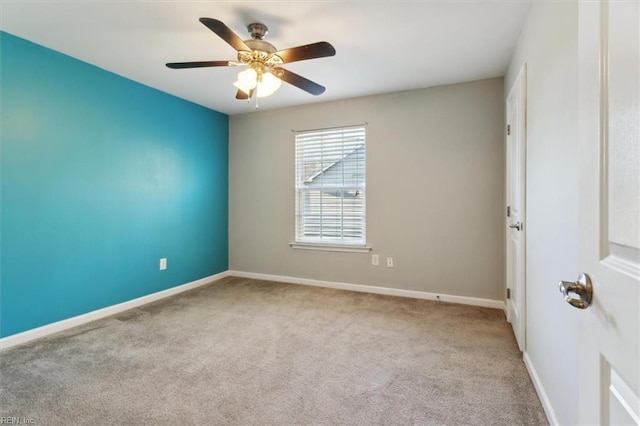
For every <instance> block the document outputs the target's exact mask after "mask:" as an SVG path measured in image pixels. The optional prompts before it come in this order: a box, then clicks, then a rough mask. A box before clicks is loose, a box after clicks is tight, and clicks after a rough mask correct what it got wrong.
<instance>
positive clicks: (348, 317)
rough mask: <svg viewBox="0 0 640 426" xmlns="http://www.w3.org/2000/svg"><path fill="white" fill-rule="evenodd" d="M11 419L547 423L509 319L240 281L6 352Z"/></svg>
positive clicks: (0, 411) (0, 404)
mask: <svg viewBox="0 0 640 426" xmlns="http://www.w3.org/2000/svg"><path fill="white" fill-rule="evenodd" d="M4 416H16V417H21V418H22V417H26V418H32V419H34V420H35V422H36V424H38V425H41V424H52V425H73V424H78V425H134V424H136V425H137V424H149V425H173V424H180V425H196V424H197V425H218V424H232V425H236V424H237V425H267V424H273V425H408V424H447V425H462V424H469V425H484V424H486V425H489V424H491V425H517V424H546V418H545V416H544V413H543V411H542V407H541V405H540V402H539V400H538V398H537V396H536V393H535V391H534V389H533V385H532V383H531V381H530V379H529V377H528V375H527V373H526V371H525V367H524V364H523V362H522V358H521V354H520V352H519V351H518V349H517V346H516V343H515V340H514V338H513V335H512V332H511V330H510V328H509V324H508V323H507V322H506V321H505V319H504V314H503V312H502V311H499V310H493V309H486V308H477V307H469V306H463V305H454V304H445V303H440V302H431V301H424V300H413V299H405V298H397V297H390V296H380V295H372V294H364V293H354V292H346V291H340V290H331V289H323V288H314V287H306V286H298V285H290V284H280V283H273V282H266V281H256V280H248V279H241V278H225V279H223V280H221V281H218V282H216V283H213V284H212V285H208V286H205V287H201V288H199V289H196V290H193V291H190V292H187V293H183V294H181V295H178V296H174V297H172V298H169V299H165V300H163V301H160V302H157V303H154V304H150V305H146V306H143V307H141V308H137V309H133V310H131V311H128V312H125V313H123V314H120V315H117V316H114V317H110V318H106V319H103V320H99V321H96V322H93V323H91V324H87V325H85V326H82V327H79V328H76V329H73V330H69V331H67V332H63V333H59V334H57V335H54V336H51V337H49V338H46V339H43V340H39V341H36V342H33V343H31V344H27V345H24V346H21V347H16V348H13V349H10V350H7V351H4V352H2V353H1V354H0V417H4Z"/></svg>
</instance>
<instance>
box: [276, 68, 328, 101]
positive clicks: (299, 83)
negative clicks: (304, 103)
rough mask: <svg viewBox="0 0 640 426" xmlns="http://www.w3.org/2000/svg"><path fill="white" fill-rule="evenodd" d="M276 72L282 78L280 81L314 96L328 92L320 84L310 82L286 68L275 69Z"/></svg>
mask: <svg viewBox="0 0 640 426" xmlns="http://www.w3.org/2000/svg"><path fill="white" fill-rule="evenodd" d="M275 71H276V72H277V74H276V75H277V76H279V77H280V80H282V81H286V82H287V83H289V84H291V85H293V86H296V87H298V88H300V89H302V90H304V91H305V92H308V93H311V94H312V95H314V96H318V95H321V94H323V93H324V91H325V90H326V89H325V88H324V87H323V86H320V85H319V84H318V83H314V82H313V81H311V80H308V79H306V78H304V77H303V76H301V75H298V74H296V73H294V72H291V71H287V70H285V69H284V68H275Z"/></svg>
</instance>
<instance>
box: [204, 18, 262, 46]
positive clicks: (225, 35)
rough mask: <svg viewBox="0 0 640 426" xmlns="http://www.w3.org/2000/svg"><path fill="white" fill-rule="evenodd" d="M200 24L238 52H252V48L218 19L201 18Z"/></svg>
mask: <svg viewBox="0 0 640 426" xmlns="http://www.w3.org/2000/svg"><path fill="white" fill-rule="evenodd" d="M200 22H202V23H203V24H204V25H205V26H206V27H207V28H209V29H210V30H211V31H213V32H214V33H216V34H217V35H218V37H220V38H221V39H223V40H224V41H226V42H227V43H229V45H231V47H233V48H234V49H236V50H246V51H248V52H251V48H250V47H249V46H247V45H246V43H245V42H244V41H243V40H242V39H241V38H240V37H238V35H237V34H236V33H234V32H233V30H232V29H231V28H229V27H227V26H226V25H225V24H223V23H222V22H220V21H218V20H217V19H211V18H200Z"/></svg>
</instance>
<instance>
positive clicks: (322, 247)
mask: <svg viewBox="0 0 640 426" xmlns="http://www.w3.org/2000/svg"><path fill="white" fill-rule="evenodd" d="M289 246H290V247H291V248H293V249H298V250H319V251H338V252H343V253H369V252H370V251H371V247H368V246H348V245H337V244H314V243H289Z"/></svg>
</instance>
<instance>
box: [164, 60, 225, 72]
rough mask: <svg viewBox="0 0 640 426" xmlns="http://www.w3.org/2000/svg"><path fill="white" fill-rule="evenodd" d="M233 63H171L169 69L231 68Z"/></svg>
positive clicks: (168, 65)
mask: <svg viewBox="0 0 640 426" xmlns="http://www.w3.org/2000/svg"><path fill="white" fill-rule="evenodd" d="M233 65H234V64H233V61H202V62H170V63H168V64H167V67H169V68H171V69H174V70H177V69H182V68H203V67H231V66H233Z"/></svg>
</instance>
